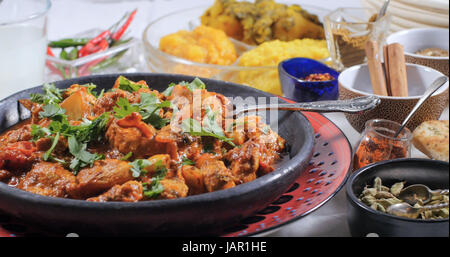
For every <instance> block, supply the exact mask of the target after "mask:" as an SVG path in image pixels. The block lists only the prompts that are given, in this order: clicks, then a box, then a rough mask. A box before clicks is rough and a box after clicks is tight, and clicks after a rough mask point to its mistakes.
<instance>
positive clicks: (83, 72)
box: [78, 39, 109, 76]
mask: <svg viewBox="0 0 450 257" xmlns="http://www.w3.org/2000/svg"><path fill="white" fill-rule="evenodd" d="M108 47H109V44H108V41H107V40H106V39H103V40H101V41H100V42H99V43H98V44H97V45H96V46H95V52H93V53H96V52H101V51H104V50H106V49H108ZM106 58H108V57H107V56H105V57H102V58H98V59H96V60H93V61H90V62H88V63H86V64H84V65H83V66H81V67H80V69H79V70H78V75H79V76H85V75H89V74H88V73H89V68H90V67H92V66H94V65H96V64H98V63H100V62H101V61H103V60H105V59H106Z"/></svg>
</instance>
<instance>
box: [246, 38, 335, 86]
mask: <svg viewBox="0 0 450 257" xmlns="http://www.w3.org/2000/svg"><path fill="white" fill-rule="evenodd" d="M294 57H304V58H310V59H315V60H322V59H326V58H328V57H329V52H328V48H327V43H326V41H325V40H316V39H296V40H292V41H289V42H284V41H280V40H274V41H270V42H266V43H263V44H261V45H259V46H258V47H256V48H254V49H252V50H250V51H248V52H246V53H244V54H243V55H242V56H241V58H240V60H239V64H238V65H239V66H247V67H261V66H265V67H267V66H272V68H260V69H257V70H243V71H240V72H239V76H238V78H237V82H238V83H241V84H245V85H249V86H252V87H255V88H258V89H260V90H263V91H266V92H269V93H272V94H276V95H282V90H281V85H280V81H279V78H278V69H277V68H276V67H277V65H278V64H279V63H280V62H281V61H283V60H286V59H290V58H294Z"/></svg>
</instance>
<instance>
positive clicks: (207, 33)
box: [159, 25, 237, 65]
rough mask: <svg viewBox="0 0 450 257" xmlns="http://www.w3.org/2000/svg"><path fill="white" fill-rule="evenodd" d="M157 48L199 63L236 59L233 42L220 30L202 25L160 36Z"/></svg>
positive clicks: (219, 62) (227, 62) (216, 62)
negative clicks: (193, 28)
mask: <svg viewBox="0 0 450 257" xmlns="http://www.w3.org/2000/svg"><path fill="white" fill-rule="evenodd" d="M159 48H160V49H161V51H163V52H166V53H168V54H170V55H174V56H177V57H180V58H184V59H187V60H190V61H193V62H199V63H208V64H218V65H230V64H232V63H233V62H235V61H236V59H237V53H236V49H235V47H234V45H233V43H232V42H231V41H230V39H229V38H228V37H227V35H226V34H225V33H224V32H223V31H222V30H219V29H215V28H211V27H208V26H202V25H201V26H198V27H197V28H195V30H193V31H186V30H180V31H178V32H176V33H173V34H169V35H167V36H165V37H163V38H161V40H160V42H159Z"/></svg>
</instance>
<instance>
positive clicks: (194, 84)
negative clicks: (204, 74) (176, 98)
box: [186, 78, 206, 92]
mask: <svg viewBox="0 0 450 257" xmlns="http://www.w3.org/2000/svg"><path fill="white" fill-rule="evenodd" d="M186 87H187V88H188V89H189V90H190V91H191V92H194V90H195V89H206V85H205V83H203V81H201V80H200V79H199V78H195V79H194V80H193V81H192V82H191V83H189V84H186Z"/></svg>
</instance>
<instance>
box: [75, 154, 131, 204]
mask: <svg viewBox="0 0 450 257" xmlns="http://www.w3.org/2000/svg"><path fill="white" fill-rule="evenodd" d="M130 168H131V167H130V165H129V164H128V162H125V161H121V160H116V159H105V160H98V161H95V162H94V165H93V166H92V167H91V168H85V169H82V170H80V172H79V173H78V175H77V177H76V178H77V181H76V183H73V184H72V185H71V186H70V187H69V194H70V195H71V196H72V197H73V198H77V199H84V198H88V197H93V196H96V195H99V194H101V193H103V192H105V191H106V190H108V189H110V188H111V187H113V186H115V185H121V184H123V183H125V182H127V181H130V180H132V179H134V178H133V176H132V174H131V172H130Z"/></svg>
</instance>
